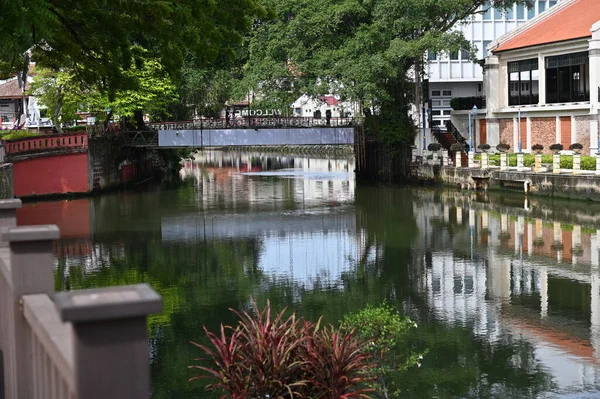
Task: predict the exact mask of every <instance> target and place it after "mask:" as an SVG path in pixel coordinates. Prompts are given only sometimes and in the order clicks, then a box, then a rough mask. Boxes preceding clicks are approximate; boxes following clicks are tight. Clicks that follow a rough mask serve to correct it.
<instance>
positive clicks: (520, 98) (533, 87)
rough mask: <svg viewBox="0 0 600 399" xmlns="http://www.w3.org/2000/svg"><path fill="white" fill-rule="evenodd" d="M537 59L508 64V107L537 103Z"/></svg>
mask: <svg viewBox="0 0 600 399" xmlns="http://www.w3.org/2000/svg"><path fill="white" fill-rule="evenodd" d="M538 80H539V63H538V59H537V58H532V59H529V60H523V61H517V62H509V63H508V82H509V85H508V105H525V104H537V103H539V99H540V98H539V82H538Z"/></svg>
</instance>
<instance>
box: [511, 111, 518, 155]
mask: <svg viewBox="0 0 600 399" xmlns="http://www.w3.org/2000/svg"><path fill="white" fill-rule="evenodd" d="M512 148H513V152H517V151H519V120H518V119H517V118H516V117H514V118H513V145H512Z"/></svg>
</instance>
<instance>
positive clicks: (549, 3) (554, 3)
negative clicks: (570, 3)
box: [548, 0, 556, 8]
mask: <svg viewBox="0 0 600 399" xmlns="http://www.w3.org/2000/svg"><path fill="white" fill-rule="evenodd" d="M555 5H556V1H554V0H551V1H549V2H548V8H550V7H554V6H555Z"/></svg>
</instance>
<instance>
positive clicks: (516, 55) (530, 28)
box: [484, 0, 600, 154]
mask: <svg viewBox="0 0 600 399" xmlns="http://www.w3.org/2000/svg"><path fill="white" fill-rule="evenodd" d="M490 49H491V54H490V55H488V57H487V58H486V61H485V84H484V85H485V88H484V90H485V91H486V100H487V108H486V114H485V118H486V122H485V129H486V134H487V140H488V144H490V145H492V146H495V145H497V144H498V143H500V142H502V143H506V144H509V145H510V146H511V149H512V150H514V151H519V150H522V151H523V152H529V151H530V150H531V146H532V145H534V144H538V143H539V144H542V145H543V146H544V147H545V151H546V152H548V147H549V146H550V145H551V144H553V143H560V144H562V145H563V147H564V148H565V149H568V147H569V145H571V144H572V143H581V144H582V145H583V147H584V150H583V153H584V154H590V153H592V154H593V153H595V152H597V151H598V115H599V110H600V104H599V102H598V100H599V99H598V95H599V94H598V91H599V87H600V2H598V1H597V0H563V1H562V2H561V3H560V4H558V5H557V6H556V7H555V8H554V9H552V10H551V11H549V12H548V13H546V14H544V15H542V16H540V18H537V19H534V20H533V21H531V22H529V23H527V24H525V25H524V26H523V27H522V28H520V29H518V30H517V31H515V32H513V33H509V34H507V35H504V36H502V37H500V38H499V39H498V40H496V41H494V42H492V43H491V45H490Z"/></svg>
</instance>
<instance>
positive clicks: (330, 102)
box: [319, 0, 600, 105]
mask: <svg viewBox="0 0 600 399" xmlns="http://www.w3.org/2000/svg"><path fill="white" fill-rule="evenodd" d="M599 1H600V0H599ZM319 100H321V101H323V102H325V103H327V105H338V104H339V103H340V100H338V99H337V98H335V97H333V96H322V97H319Z"/></svg>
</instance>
